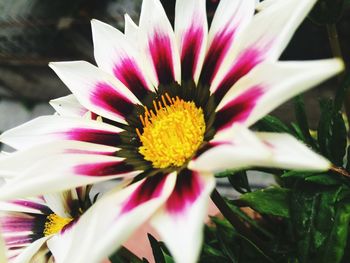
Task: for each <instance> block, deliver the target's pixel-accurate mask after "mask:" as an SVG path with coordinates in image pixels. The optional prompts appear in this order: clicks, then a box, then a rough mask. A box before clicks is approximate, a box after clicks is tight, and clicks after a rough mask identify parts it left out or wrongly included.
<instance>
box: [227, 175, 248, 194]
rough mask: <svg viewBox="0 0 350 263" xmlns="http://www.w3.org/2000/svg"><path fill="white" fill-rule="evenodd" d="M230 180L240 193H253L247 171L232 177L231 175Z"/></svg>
mask: <svg viewBox="0 0 350 263" xmlns="http://www.w3.org/2000/svg"><path fill="white" fill-rule="evenodd" d="M227 178H228V180H229V182H230V184H231V186H232V187H233V188H234V189H235V190H236V191H237V192H239V193H241V194H242V193H243V194H244V193H247V192H251V189H250V185H249V181H248V177H247V172H246V171H240V172H236V173H234V174H232V175H229V176H228V177H227Z"/></svg>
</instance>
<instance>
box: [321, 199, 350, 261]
mask: <svg viewBox="0 0 350 263" xmlns="http://www.w3.org/2000/svg"><path fill="white" fill-rule="evenodd" d="M349 222H350V203H349V200H347V202H346V203H345V202H344V203H341V204H339V206H338V207H337V212H336V216H335V219H334V224H333V227H332V230H331V232H330V235H329V236H328V239H327V241H326V244H325V246H324V255H323V262H335V263H337V262H341V260H342V258H343V255H344V253H345V247H346V243H347V239H348V232H349Z"/></svg>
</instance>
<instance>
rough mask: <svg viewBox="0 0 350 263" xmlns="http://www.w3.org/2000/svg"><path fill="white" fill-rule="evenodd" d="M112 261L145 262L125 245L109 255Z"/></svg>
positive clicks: (112, 262) (114, 262)
mask: <svg viewBox="0 0 350 263" xmlns="http://www.w3.org/2000/svg"><path fill="white" fill-rule="evenodd" d="M109 260H110V261H111V263H143V262H144V261H143V260H141V259H139V258H138V257H137V256H136V255H134V254H133V253H132V252H131V251H130V250H128V249H127V248H125V247H121V248H120V249H119V250H117V251H116V252H115V253H114V254H113V255H112V256H110V257H109Z"/></svg>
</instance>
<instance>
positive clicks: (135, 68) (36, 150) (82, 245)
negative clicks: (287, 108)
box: [0, 0, 344, 263]
mask: <svg viewBox="0 0 350 263" xmlns="http://www.w3.org/2000/svg"><path fill="white" fill-rule="evenodd" d="M316 2H317V1H316V0H303V1H300V0H265V1H263V2H262V3H256V1H255V0H221V1H220V2H219V4H218V7H217V9H216V11H215V14H214V15H213V18H212V19H210V22H208V19H207V11H206V1H205V0H192V1H188V0H177V1H176V6H175V17H174V25H172V24H171V22H170V21H169V19H168V17H167V14H166V12H165V10H164V8H163V6H162V4H161V2H160V1H159V0H143V2H142V7H141V13H140V19H139V23H138V24H136V23H135V22H133V20H132V19H131V18H130V17H129V16H128V15H125V29H124V32H121V31H120V30H118V29H116V28H114V27H112V26H110V25H108V24H106V23H104V22H101V21H99V20H96V19H93V20H92V21H91V29H92V39H93V48H94V49H93V51H94V57H95V61H96V65H94V64H91V63H89V62H86V61H63V62H51V63H50V64H49V66H50V67H51V68H52V69H53V71H54V72H55V73H56V74H57V76H58V77H59V78H60V80H61V81H62V82H63V83H64V84H65V85H66V86H67V87H68V89H69V90H70V91H71V93H72V94H71V95H67V96H64V97H60V98H58V99H54V100H51V101H50V104H51V105H52V107H53V108H54V109H55V111H56V112H55V114H53V115H46V116H42V117H38V118H36V119H34V120H31V121H29V122H27V123H25V124H22V125H20V126H18V127H15V128H12V129H10V130H7V131H5V132H3V133H2V134H1V135H0V141H1V142H2V143H4V144H6V145H7V146H9V147H12V148H13V149H15V151H13V152H10V153H8V154H4V155H3V156H1V159H0V175H1V176H2V177H4V178H6V182H5V183H4V184H3V185H2V186H1V188H0V199H1V200H4V204H3V205H0V210H4V211H7V212H6V213H4V214H3V215H1V219H0V225H1V228H2V229H3V230H2V233H3V236H4V240H5V245H6V247H7V248H8V249H9V251H10V252H11V253H9V258H10V259H12V257H14V256H17V255H19V256H18V257H19V258H20V257H21V256H23V255H24V256H23V258H26V259H22V261H20V260H19V261H13V262H37V261H35V260H36V259H35V257H42V258H45V260H46V261H45V260H44V259H42V258H41V259H40V260H41V261H38V262H75V263H79V262H81V263H85V262H92V263H99V262H101V261H102V260H103V259H105V258H107V257H108V256H109V255H111V254H112V253H113V252H114V251H116V250H117V249H118V248H120V247H121V246H123V243H124V242H125V241H126V240H127V239H128V238H129V237H130V235H131V234H132V233H133V232H134V231H136V230H137V229H138V228H139V227H140V226H142V225H143V224H144V223H146V222H150V224H151V225H152V227H153V228H154V230H155V231H156V232H157V233H158V234H159V236H160V238H161V240H162V241H164V243H165V244H166V246H167V248H168V249H169V252H170V254H171V255H172V257H173V259H174V261H175V262H179V263H191V262H197V261H198V259H199V255H200V252H201V249H202V242H203V229H204V219H205V218H206V216H207V213H208V203H209V200H210V195H211V193H212V192H213V191H216V190H214V189H215V186H216V179H215V175H216V174H218V173H221V172H226V171H238V170H242V169H246V168H249V167H259V168H264V169H265V168H266V169H282V170H294V171H315V172H319V173H322V172H324V171H327V170H329V169H330V168H331V167H332V164H331V161H329V160H328V159H327V158H326V157H324V156H322V155H321V154H319V153H316V152H315V151H314V150H313V149H311V148H310V147H308V146H307V145H305V143H304V142H302V141H300V140H298V139H296V138H295V137H293V136H292V135H291V134H287V133H275V132H267V131H257V130H256V129H253V128H251V127H252V126H253V125H255V124H256V123H257V122H258V121H259V120H260V119H262V118H263V117H265V116H266V115H267V114H269V113H271V112H272V111H273V110H274V109H275V108H277V107H278V106H280V105H281V104H283V103H284V102H286V101H288V100H289V99H291V98H293V97H295V96H296V95H298V94H300V93H302V92H304V91H307V90H309V89H311V88H313V87H314V86H317V85H319V84H321V83H322V82H324V81H326V80H327V79H329V78H331V77H334V76H336V75H337V74H339V73H340V72H342V71H343V70H344V63H343V61H342V60H341V59H340V58H332V59H324V60H310V61H286V60H283V61H280V60H279V58H280V56H281V54H282V52H283V51H284V49H285V48H286V46H287V45H288V43H289V41H290V40H291V38H292V36H293V35H294V33H295V31H296V30H297V29H298V27H299V25H300V24H301V23H302V22H303V21H304V19H305V18H306V16H307V15H308V13H309V12H310V10H311V9H312V8H313V6H314V5H315V3H316ZM105 181H113V182H115V183H117V182H118V185H117V186H116V188H114V189H113V190H111V191H110V192H107V193H106V194H103V195H101V197H99V198H98V200H97V201H96V202H94V204H92V203H90V205H89V206H88V207H84V208H82V207H80V206H79V205H78V204H80V205H81V202H79V200H80V199H79V198H78V196H79V193H77V192H76V191H70V190H69V189H74V188H77V189H80V190H81V189H85V188H84V187H85V186H87V185H93V184H95V183H99V182H105ZM66 191H70V192H69V193H71V194H69V196H68V194H67V193H68V192H66ZM73 192H74V193H75V194H76V196H75V199H77V200H75V201H76V202H75V201H74V202H73V201H72V200H73V199H74V198H73V197H72V193H73ZM58 193H61V194H58ZM62 193H65V194H62ZM42 195H43V196H44V197H43V198H42V199H40V200H38V201H40V202H39V203H36V202H34V201H33V203H32V201H30V200H32V199H28V200H27V201H25V200H26V199H23V200H22V199H20V200H21V201H13V200H17V199H18V198H28V197H33V198H34V197H35V196H42ZM60 195H61V199H59V200H58V199H57V198H58V197H59V196H60ZM68 197H69V198H70V202H68V201H67V200H65V198H68ZM7 200H12V201H9V202H5V201H7ZM60 202H63V203H60ZM9 204H11V206H9V207H7V206H6V205H9ZM70 205H75V206H74V209H75V210H74V213H71V211H66V209H67V208H71V207H70ZM2 206H4V208H3V207H2ZM90 206H91V207H90ZM88 208H89V209H88ZM11 209H13V210H11ZM78 217H79V220H76V219H77V218H78ZM66 228H67V230H66ZM28 231H29V232H30V234H28V233H27V232H28ZM66 231H67V232H68V233H69V236H70V237H69V243H68V244H69V245H67V242H68V241H67V239H65V238H64V236H65V232H66ZM57 233H58V234H57ZM61 236H62V237H63V238H60V237H61ZM29 243H32V244H31V245H28V244H29ZM29 248H31V249H29ZM58 248H59V249H58ZM22 250H23V251H27V252H26V253H25V252H22ZM28 251H29V252H28ZM21 252H22V253H21ZM85 252H86V253H85ZM87 252H88V253H87ZM26 260H28V261H26ZM29 260H30V261H29ZM10 262H12V261H10Z"/></svg>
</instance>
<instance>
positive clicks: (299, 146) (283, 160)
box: [256, 132, 331, 171]
mask: <svg viewBox="0 0 350 263" xmlns="http://www.w3.org/2000/svg"><path fill="white" fill-rule="evenodd" d="M256 135H257V137H258V138H259V139H260V140H261V141H262V142H263V143H265V145H267V147H269V148H270V151H271V152H272V158H271V159H270V160H268V161H267V163H266V164H265V166H267V167H275V168H282V169H293V170H316V171H326V170H328V169H329V168H330V167H331V163H330V162H329V161H328V160H327V159H325V158H324V157H322V156H320V155H318V154H316V153H314V152H313V151H312V150H311V149H309V148H308V147H307V146H306V145H304V144H303V143H302V142H300V141H298V140H297V139H296V138H294V137H293V136H291V135H289V134H282V133H264V132H257V133H256Z"/></svg>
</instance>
